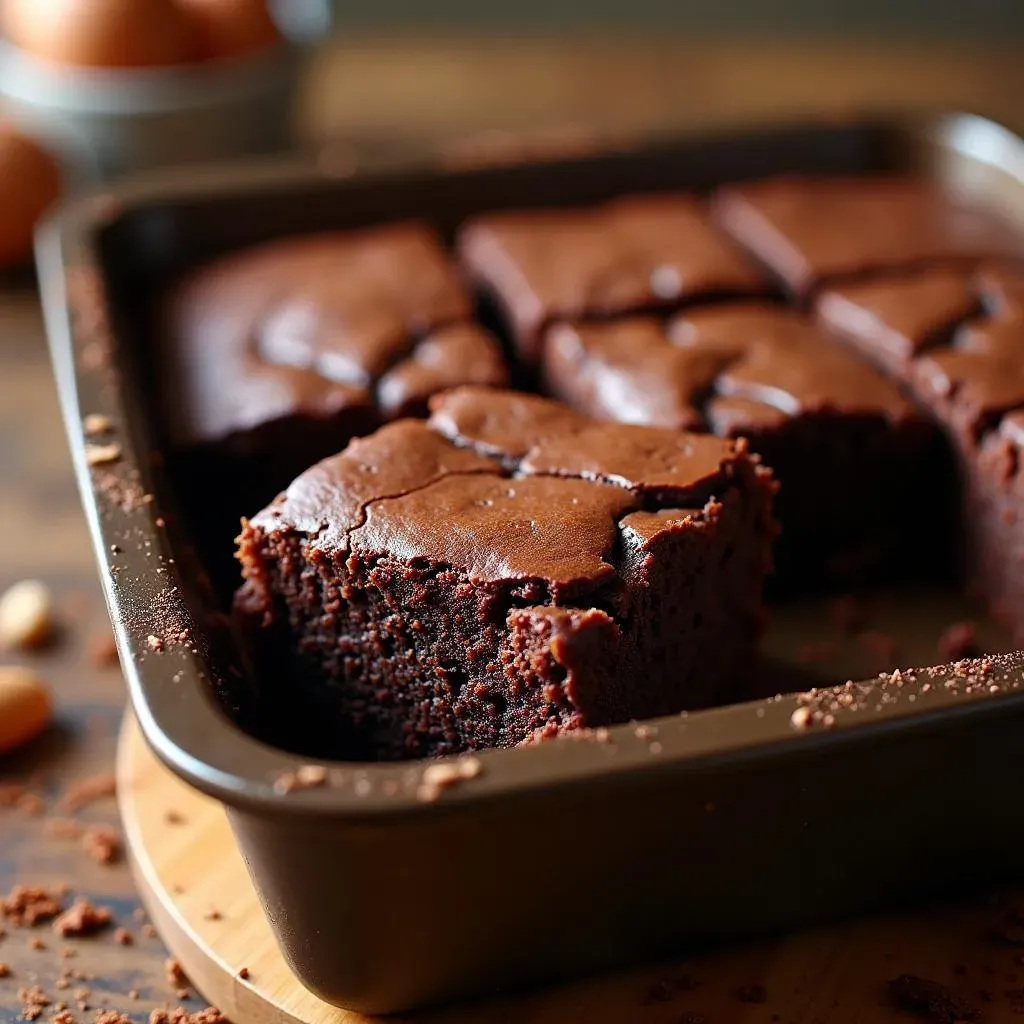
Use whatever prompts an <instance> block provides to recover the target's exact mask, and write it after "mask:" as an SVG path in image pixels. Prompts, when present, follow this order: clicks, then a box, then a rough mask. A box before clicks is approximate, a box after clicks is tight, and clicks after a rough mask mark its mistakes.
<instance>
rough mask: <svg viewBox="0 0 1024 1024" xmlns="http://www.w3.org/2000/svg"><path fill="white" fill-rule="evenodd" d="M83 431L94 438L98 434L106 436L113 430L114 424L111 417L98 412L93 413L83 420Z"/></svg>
mask: <svg viewBox="0 0 1024 1024" xmlns="http://www.w3.org/2000/svg"><path fill="white" fill-rule="evenodd" d="M82 429H83V430H84V431H85V432H86V433H87V434H89V435H91V436H94V435H96V434H106V433H107V432H108V431H110V430H113V429H114V424H113V423H112V422H111V421H110V417H109V416H104V415H102V414H101V413H98V412H91V413H89V415H88V416H86V417H85V419H83V420H82Z"/></svg>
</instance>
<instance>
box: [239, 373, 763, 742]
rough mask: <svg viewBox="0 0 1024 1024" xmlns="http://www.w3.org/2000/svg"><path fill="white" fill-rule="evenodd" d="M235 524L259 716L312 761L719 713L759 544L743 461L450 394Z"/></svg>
mask: <svg viewBox="0 0 1024 1024" xmlns="http://www.w3.org/2000/svg"><path fill="white" fill-rule="evenodd" d="M431 408H432V415H431V417H430V419H429V421H427V422H423V421H420V420H410V419H404V420H399V421H397V422H395V423H392V424H390V425H387V426H385V427H383V428H381V429H380V430H378V431H377V432H376V433H374V434H372V435H370V436H369V437H366V438H362V439H359V440H356V441H353V442H352V443H351V444H350V445H349V446H348V447H347V448H346V449H345V450H344V451H343V452H342V453H341V454H339V455H336V456H334V457H331V458H329V459H326V460H324V461H322V462H320V463H319V464H318V465H316V466H315V467H313V468H312V469H310V470H309V471H307V472H306V473H304V474H302V475H301V476H300V477H299V478H298V479H297V480H296V481H295V482H294V483H293V484H292V485H291V487H289V488H288V490H287V492H286V493H285V494H283V495H282V496H281V497H279V498H278V499H277V500H276V501H275V502H273V503H272V504H271V505H270V506H269V507H267V508H266V509H264V510H263V511H262V512H260V513H259V514H258V515H257V516H255V517H254V518H253V519H252V521H251V522H248V523H246V524H245V527H244V530H243V533H242V536H241V538H240V540H239V558H240V560H241V563H242V566H243V572H244V576H245V580H246V582H245V584H244V586H243V587H242V589H241V590H240V591H239V593H238V595H237V598H236V608H237V610H238V612H239V614H240V616H241V620H242V622H243V623H244V624H245V627H246V630H247V631H248V632H249V634H250V636H251V637H252V638H253V644H254V650H255V651H256V652H257V655H256V656H257V657H258V658H259V660H260V663H261V665H263V666H264V667H266V666H272V669H271V671H269V672H265V673H264V676H265V677H267V681H266V683H265V686H266V688H267V693H266V695H265V696H266V699H267V700H268V701H269V702H270V703H271V705H273V704H274V702H275V701H276V702H277V703H278V704H279V705H280V706H281V707H282V708H287V709H288V710H287V713H288V714H291V715H293V716H294V715H296V714H298V716H299V719H300V720H301V721H302V722H304V723H306V725H307V730H312V729H314V728H316V729H317V730H318V733H317V743H318V745H319V747H320V749H321V750H324V751H327V752H330V753H331V754H333V755H334V756H341V757H346V758H352V757H357V758H364V757H375V758H383V759H396V758H403V757H412V756H423V755H431V754H448V753H453V752H457V751H463V750H472V749H478V748H483V747H494V746H510V745H514V744H519V743H523V742H529V741H532V740H537V739H541V738H546V737H549V736H554V735H559V734H562V733H565V732H568V731H572V730H576V729H579V728H582V727H587V726H598V725H606V724H611V723H615V722H623V721H627V720H629V719H631V718H646V717H651V716H656V715H661V714H668V713H671V712H676V711H680V710H682V709H685V708H692V707H702V706H706V705H709V704H712V703H715V702H718V701H721V700H725V699H728V698H729V696H730V695H731V694H732V693H733V692H734V688H735V687H736V686H738V685H739V684H740V681H741V680H742V678H743V677H744V675H745V674H746V673H747V672H748V670H749V669H750V667H751V665H752V662H753V659H754V657H755V648H756V643H757V638H758V634H759V631H760V628H761V621H762V615H761V589H762V581H763V578H764V576H765V573H766V571H767V569H768V567H769V561H770V555H769V549H770V544H771V540H772V536H773V533H774V525H773V521H772V517H771V512H770V506H771V500H772V495H773V492H774V485H773V482H772V479H771V476H770V473H769V472H768V471H767V470H765V469H763V468H762V467H761V466H760V465H759V464H758V461H757V460H756V458H753V457H752V456H750V455H749V454H748V452H747V446H746V445H745V444H744V443H743V442H735V441H730V440H723V439H719V438H715V437H712V436H707V435H704V436H698V435H693V434H688V433H685V432H681V431H677V430H664V429H658V428H653V427H642V426H633V425H623V424H612V423H602V422H598V421H594V420H591V419H589V418H587V417H583V416H580V415H578V414H576V413H573V412H572V411H570V410H569V409H567V408H565V407H564V406H561V405H558V404H557V403H554V402H551V401H548V400H545V399H542V398H537V397H533V396H527V395H521V394H517V393H513V392H504V391H496V390H490V389H484V388H460V389H457V390H455V391H452V392H449V393H446V394H444V395H441V396H438V397H435V398H434V399H433V400H432V402H431Z"/></svg>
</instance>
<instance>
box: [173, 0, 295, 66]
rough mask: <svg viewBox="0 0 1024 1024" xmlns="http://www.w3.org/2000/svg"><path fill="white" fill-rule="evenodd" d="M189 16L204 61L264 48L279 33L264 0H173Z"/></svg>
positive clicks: (236, 55) (235, 55) (274, 44)
mask: <svg viewBox="0 0 1024 1024" xmlns="http://www.w3.org/2000/svg"><path fill="white" fill-rule="evenodd" d="M177 2H178V4H179V6H180V7H181V8H182V9H183V10H184V11H185V13H186V14H187V15H188V16H189V17H190V18H191V19H192V22H193V25H194V26H195V31H196V34H197V35H198V36H199V39H200V41H201V46H202V52H203V56H204V57H205V58H206V59H207V60H225V59H229V58H231V57H243V56H245V55H246V54H251V53H258V52H259V51H260V50H268V49H270V48H271V47H273V46H276V45H277V44H278V43H279V42H280V41H281V33H280V32H279V31H278V29H277V25H275V24H274V19H273V18H271V16H270V12H269V10H268V9H267V4H266V0H177Z"/></svg>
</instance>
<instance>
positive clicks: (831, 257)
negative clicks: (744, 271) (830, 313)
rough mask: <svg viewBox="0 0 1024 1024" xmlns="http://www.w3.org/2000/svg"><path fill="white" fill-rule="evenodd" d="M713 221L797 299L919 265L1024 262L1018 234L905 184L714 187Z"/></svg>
mask: <svg viewBox="0 0 1024 1024" xmlns="http://www.w3.org/2000/svg"><path fill="white" fill-rule="evenodd" d="M715 209H716V213H717V218H718V221H719V223H720V224H721V225H722V226H723V227H724V228H725V229H726V230H727V231H728V232H729V233H730V234H731V235H732V236H733V237H734V238H735V239H736V240H737V241H738V242H739V243H740V244H742V245H743V246H744V247H746V248H747V249H748V250H749V251H750V252H751V253H752V254H753V255H754V256H756V257H757V258H758V259H759V260H760V261H761V262H762V263H763V264H764V265H765V266H767V267H768V268H770V269H771V270H772V271H773V272H774V273H775V275H776V276H777V277H778V278H779V279H780V280H781V281H782V282H783V283H784V284H785V285H786V287H787V288H788V289H789V290H790V291H791V292H792V293H793V294H795V295H797V296H806V295H807V294H808V293H810V292H811V291H813V290H814V289H815V288H816V287H817V286H818V285H819V284H821V283H822V282H825V281H831V280H835V279H837V278H850V277H857V276H860V275H863V274H868V273H878V272H882V271H887V270H894V269H908V268H911V267H915V266H921V265H924V264H937V263H976V262H978V261H980V260H983V259H987V258H993V259H999V258H1018V259H1019V258H1022V257H1024V235H1022V234H1021V233H1020V232H1017V231H1015V230H1014V229H1013V228H1012V227H1011V226H1010V225H1009V224H1008V223H1007V222H1005V221H1003V220H1002V219H1000V218H998V217H996V216H995V215H994V214H992V213H990V212H989V211H987V210H984V209H982V208H981V207H978V206H973V205H968V204H966V203H964V202H960V201H958V200H957V199H956V198H955V197H954V196H952V195H950V194H949V193H947V192H945V191H943V190H942V189H941V188H939V187H938V186H937V185H934V184H931V183H929V182H927V181H923V180H918V179H910V178H884V177H883V178H870V177H869V178H854V179H850V178H834V179H829V178H822V179H804V178H777V179H770V180H767V181H759V182H753V183H751V184H743V185H731V186H726V187H725V188H723V189H721V190H720V191H719V193H718V195H717V197H716V201H715Z"/></svg>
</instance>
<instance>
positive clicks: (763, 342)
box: [545, 302, 915, 435]
mask: <svg viewBox="0 0 1024 1024" xmlns="http://www.w3.org/2000/svg"><path fill="white" fill-rule="evenodd" d="M545 379H546V381H547V384H548V387H549V389H550V390H551V391H552V393H553V394H555V395H557V396H559V397H561V398H563V399H565V400H567V401H568V402H569V403H570V404H571V405H572V406H573V407H574V408H577V409H579V410H581V411H583V412H586V413H588V414H590V415H593V416H598V417H605V418H613V417H614V418H619V419H623V420H626V421H627V422H634V423H648V424H652V425H657V426H664V427H693V426H697V425H702V424H703V425H706V426H709V427H710V428H711V429H712V430H713V431H714V432H715V433H717V434H720V435H732V434H736V433H741V432H743V431H744V430H751V429H764V428H767V427H771V426H775V425H778V424H779V423H782V422H784V421H785V420H787V419H791V418H794V417H798V416H802V415H808V414H816V413H836V414H847V415H869V416H881V417H884V418H886V419H888V420H892V421H902V420H906V419H911V418H913V417H914V416H915V413H914V411H913V409H912V408H911V406H910V404H909V403H908V401H907V400H906V399H905V398H904V397H903V395H902V394H901V393H900V390H899V388H898V387H897V386H896V385H895V384H894V383H893V382H891V381H889V380H888V379H887V378H886V377H885V376H883V375H882V374H881V373H879V372H878V371H877V370H875V369H874V368H872V367H871V366H869V365H867V364H866V363H865V362H864V361H863V360H861V359H859V358H858V357H857V356H856V355H855V354H853V353H851V352H849V351H848V350H847V349H846V348H845V347H844V346H843V345H842V344H840V343H838V342H837V341H836V340H835V339H833V338H831V337H829V336H828V335H827V334H826V333H825V332H823V331H822V330H821V329H820V328H819V327H818V326H817V325H816V324H815V323H814V322H813V320H811V319H809V318H807V317H804V316H802V315H801V314H799V313H797V312H794V311H791V310H787V309H784V308H782V307H778V306H773V305H771V304H769V303H759V302H750V303H734V304H725V305H721V306H712V307H707V308H703V309H699V310H693V311H691V312H688V313H685V314H683V315H682V316H679V317H677V318H675V319H674V320H671V321H670V322H669V323H668V324H667V325H662V324H661V323H659V322H658V321H656V320H653V319H644V318H636V319H632V320H623V321H619V322H617V323H613V324H575V325H562V324H560V325H556V326H555V327H554V328H552V329H551V331H550V333H549V336H548V338H547V343H546V352H545Z"/></svg>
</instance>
